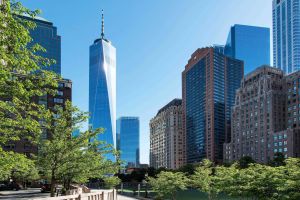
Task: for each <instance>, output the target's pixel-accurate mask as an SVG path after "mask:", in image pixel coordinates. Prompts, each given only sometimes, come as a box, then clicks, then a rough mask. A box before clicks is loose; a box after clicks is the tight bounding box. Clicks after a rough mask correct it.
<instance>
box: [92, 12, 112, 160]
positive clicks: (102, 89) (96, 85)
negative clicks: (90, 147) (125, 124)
mask: <svg viewBox="0 0 300 200" xmlns="http://www.w3.org/2000/svg"><path fill="white" fill-rule="evenodd" d="M89 66H90V67H89V112H90V119H89V126H90V128H92V129H97V128H104V129H105V131H104V133H103V134H99V135H98V136H97V140H99V141H104V142H106V143H107V144H110V145H112V146H113V147H114V148H115V147H116V48H115V47H114V46H113V45H112V44H111V42H110V41H109V40H108V39H106V38H105V36H104V17H103V13H102V32H101V37H100V38H99V39H96V40H95V41H94V44H92V45H91V46H90V64H89ZM106 158H107V159H110V160H115V158H114V157H113V155H111V154H107V155H106Z"/></svg>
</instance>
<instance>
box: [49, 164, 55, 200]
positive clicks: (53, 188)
mask: <svg viewBox="0 0 300 200" xmlns="http://www.w3.org/2000/svg"><path fill="white" fill-rule="evenodd" d="M50 187H51V194H50V196H51V197H54V196H55V175H54V170H52V173H51V185H50Z"/></svg>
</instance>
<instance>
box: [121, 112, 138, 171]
mask: <svg viewBox="0 0 300 200" xmlns="http://www.w3.org/2000/svg"><path fill="white" fill-rule="evenodd" d="M117 138H118V141H117V149H118V150H119V151H120V156H121V160H122V161H124V162H125V166H126V167H127V168H130V167H139V164H140V121H139V118H138V117H121V118H119V119H118V121H117Z"/></svg>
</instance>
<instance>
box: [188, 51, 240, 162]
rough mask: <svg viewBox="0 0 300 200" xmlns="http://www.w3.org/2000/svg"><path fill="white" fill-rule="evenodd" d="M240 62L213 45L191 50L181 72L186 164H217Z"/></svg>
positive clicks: (227, 132)
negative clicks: (205, 162)
mask: <svg viewBox="0 0 300 200" xmlns="http://www.w3.org/2000/svg"><path fill="white" fill-rule="evenodd" d="M243 66H244V64H243V61H240V60H237V59H233V58H230V57H227V56H225V55H223V54H221V53H219V51H216V50H215V49H214V48H203V49H198V50H197V51H195V52H194V53H193V54H192V56H191V58H190V60H189V61H188V64H187V65H186V67H185V70H184V71H183V73H182V90H183V91H182V98H183V126H184V127H183V130H184V132H185V137H186V147H187V150H186V151H187V152H186V154H187V163H195V162H200V161H201V160H202V159H204V158H208V159H210V160H211V161H214V162H217V163H221V162H222V160H223V143H224V142H225V141H229V140H230V138H229V137H230V118H231V107H232V106H233V105H234V98H235V91H236V89H238V88H239V87H240V83H241V80H242V77H243V73H244V68H243Z"/></svg>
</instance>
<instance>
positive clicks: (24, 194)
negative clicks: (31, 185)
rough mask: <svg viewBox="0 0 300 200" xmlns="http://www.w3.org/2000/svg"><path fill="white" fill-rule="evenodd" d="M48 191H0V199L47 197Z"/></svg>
mask: <svg viewBox="0 0 300 200" xmlns="http://www.w3.org/2000/svg"><path fill="white" fill-rule="evenodd" d="M48 196H49V193H41V190H40V189H28V190H19V191H0V199H1V200H4V199H5V200H13V199H16V200H25V199H27V200H30V199H35V198H43V197H48Z"/></svg>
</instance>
